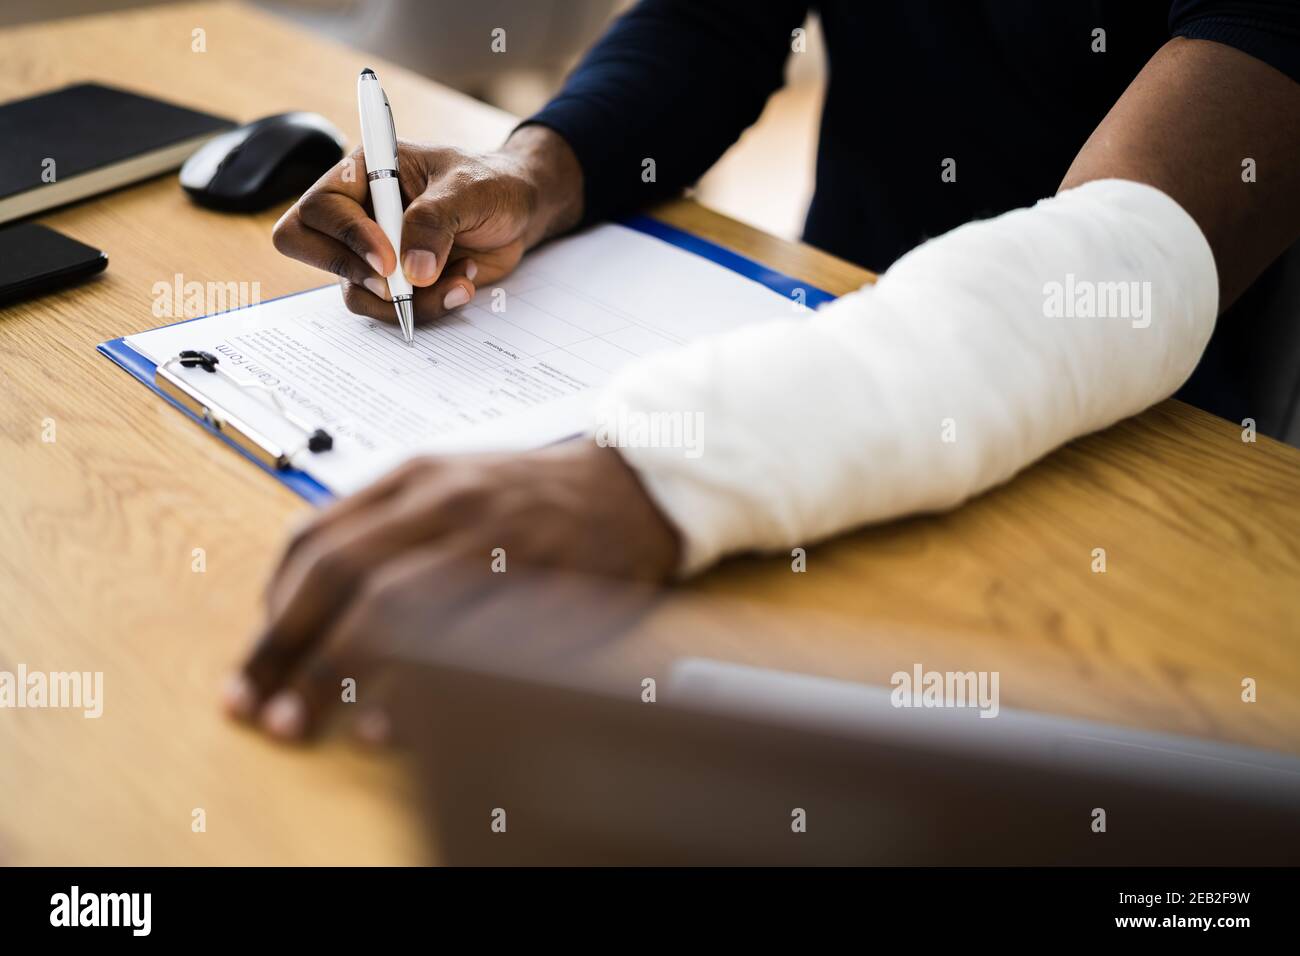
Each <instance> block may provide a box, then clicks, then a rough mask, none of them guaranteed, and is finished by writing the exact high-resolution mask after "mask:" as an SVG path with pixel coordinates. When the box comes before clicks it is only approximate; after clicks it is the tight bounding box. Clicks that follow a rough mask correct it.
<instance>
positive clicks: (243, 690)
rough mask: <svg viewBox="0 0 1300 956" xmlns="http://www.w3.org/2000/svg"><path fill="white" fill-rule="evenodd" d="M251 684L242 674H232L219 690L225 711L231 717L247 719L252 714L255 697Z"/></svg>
mask: <svg viewBox="0 0 1300 956" xmlns="http://www.w3.org/2000/svg"><path fill="white" fill-rule="evenodd" d="M255 696H256V695H254V693H253V685H252V684H250V683H249V682H248V678H247V677H245V676H244V675H243V674H234V675H232V676H231V677H230V678H229V679H228V680H227V681H226V686H225V687H224V688H223V689H222V691H221V699H222V701H223V702H224V703H225V705H226V713H228V714H230V716H231V717H239V718H242V719H247V718H249V717H251V716H252V715H253V702H254V699H255Z"/></svg>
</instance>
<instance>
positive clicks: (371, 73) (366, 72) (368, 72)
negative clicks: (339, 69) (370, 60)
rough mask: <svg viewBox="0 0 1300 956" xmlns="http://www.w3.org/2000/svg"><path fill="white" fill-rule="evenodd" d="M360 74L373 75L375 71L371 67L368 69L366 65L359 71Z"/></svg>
mask: <svg viewBox="0 0 1300 956" xmlns="http://www.w3.org/2000/svg"><path fill="white" fill-rule="evenodd" d="M361 75H362V76H374V75H375V71H374V70H372V69H370V67H366V68H365V69H364V70H362V71H361Z"/></svg>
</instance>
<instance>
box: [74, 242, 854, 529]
mask: <svg viewBox="0 0 1300 956" xmlns="http://www.w3.org/2000/svg"><path fill="white" fill-rule="evenodd" d="M619 225H622V226H625V227H627V228H629V229H633V230H635V231H637V232H640V233H644V234H645V235H648V236H652V237H654V238H656V239H659V240H661V241H663V242H666V243H668V244H669V245H673V246H676V247H678V248H679V249H683V250H685V251H686V252H690V253H692V254H694V255H697V256H701V257H702V258H705V259H708V260H710V261H711V262H714V263H716V264H717V265H720V266H722V267H724V268H726V269H728V270H730V271H732V272H735V273H737V274H739V275H742V276H744V277H745V278H747V279H750V280H752V281H754V282H757V283H758V284H760V285H762V286H766V287H767V288H768V289H771V290H772V291H773V292H777V293H779V294H781V295H782V296H784V297H786V298H794V297H796V296H801V297H802V303H803V304H804V305H805V306H807V307H808V308H810V309H815V308H817V307H818V306H821V305H823V304H825V303H826V302H830V301H831V300H833V299H834V298H835V296H833V295H831V294H830V293H829V292H826V291H824V290H822V289H818V288H816V287H813V286H810V285H809V284H808V283H806V282H800V281H799V280H797V279H794V278H792V277H791V276H788V275H785V274H784V273H781V272H778V271H776V270H775V269H771V268H769V267H767V266H765V265H763V264H762V263H759V262H756V261H754V260H753V259H750V258H748V257H746V256H742V255H741V254H739V253H737V252H733V251H732V250H730V249H726V248H724V247H722V246H719V245H717V244H716V243H713V242H710V241H709V240H707V239H702V238H700V237H699V236H696V235H693V234H691V233H689V232H686V231H685V230H682V229H678V228H677V227H676V226H670V225H668V224H667V223H663V222H660V221H658V220H656V219H651V218H650V217H649V216H633V217H630V218H627V219H623V220H620V221H619ZM318 288H320V287H318ZM311 291H315V290H314V289H306V290H303V292H311ZM303 292H293V293H290V294H289V295H286V296H277V297H276V299H267V300H264V301H263V302H261V303H258V304H259V305H265V304H266V303H267V302H274V301H277V300H278V299H286V298H291V297H293V296H295V295H302V294H303ZM250 307H251V306H244V307H243V308H250ZM228 311H236V310H234V309H232V310H228ZM214 314H221V313H214ZM200 318H208V316H200V317H197V318H193V319H184V320H182V321H181V322H177V323H173V324H175V325H182V324H184V323H186V322H197V321H199V319H200ZM98 350H99V352H101V353H102V354H103V355H105V356H107V357H108V358H109V359H110V360H112V361H113V362H114V363H115V364H116V365H117V366H118V367H120V368H121V369H123V370H124V371H125V372H127V373H128V374H129V375H131V376H132V377H133V378H135V379H136V380H137V381H139V382H141V383H142V384H144V385H145V386H146V387H147V388H149V389H150V390H151V391H153V392H154V393H155V394H156V395H158V396H159V397H161V398H162V399H163V400H164V401H166V402H167V403H168V404H169V405H171V406H173V407H174V408H176V409H177V410H179V411H180V412H182V413H183V414H185V415H186V416H188V417H189V418H190V419H192V420H193V421H194V422H196V423H198V424H199V425H201V426H203V427H204V428H205V429H207V430H208V431H209V432H211V433H212V434H214V435H216V436H217V437H218V438H219V439H221V440H222V441H224V442H225V443H226V444H227V445H229V446H230V447H231V448H233V449H235V450H236V451H237V452H239V453H240V454H241V455H243V456H244V457H245V458H247V459H248V460H249V461H251V462H253V463H254V464H255V465H257V466H258V467H259V468H261V469H262V470H263V471H265V472H267V474H270V475H272V476H274V477H275V478H276V479H278V480H279V481H280V482H282V483H283V484H284V485H285V486H287V487H288V488H289V489H290V490H291V491H293V492H294V493H295V494H297V495H298V496H300V497H301V498H303V499H305V500H306V501H308V502H310V503H311V504H313V505H324V504H327V503H329V502H330V501H332V500H334V498H335V495H334V493H333V492H332V491H330V489H329V488H327V487H326V486H325V485H323V484H321V482H319V481H317V480H316V479H315V478H313V477H312V476H311V475H310V474H309V473H308V472H307V471H304V470H303V469H301V468H296V467H293V466H292V465H290V464H288V462H289V459H290V458H291V457H292V456H293V454H295V453H296V452H297V451H298V450H299V449H296V448H286V447H284V446H283V445H282V444H280V443H278V442H275V441H272V440H271V439H269V438H268V437H267V436H266V435H265V434H263V433H262V431H261V430H259V429H258V428H257V427H256V425H255V424H253V423H251V422H249V421H247V420H246V419H245V418H243V417H241V416H238V415H233V414H229V413H228V412H227V411H226V410H225V409H223V408H222V407H221V406H220V404H218V403H215V402H213V401H211V400H210V399H209V398H207V397H206V396H205V395H204V394H203V393H202V391H201V390H200V389H198V388H196V387H195V386H194V385H192V384H191V383H187V382H186V381H184V380H183V379H181V378H179V377H178V376H175V375H174V374H170V370H169V369H167V368H160V367H159V366H158V365H157V364H155V363H154V362H153V361H152V360H151V359H149V358H147V357H146V356H144V355H142V354H141V353H139V352H137V351H136V350H135V349H133V348H132V347H131V346H130V345H128V344H127V342H126V339H125V338H124V337H122V338H116V339H111V340H110V341H107V342H102V343H101V344H100V345H99V346H98ZM205 355H206V353H198V352H195V353H194V357H193V358H192V359H190V361H193V362H194V363H196V364H197V365H198V366H199V367H203V368H204V370H205V371H212V369H209V368H207V366H206V364H205V363H206V361H207V359H211V360H212V362H213V363H215V362H216V359H215V358H214V357H212V356H207V358H206V359H205V358H201V357H200V356H205ZM179 358H180V357H179V356H178V359H179ZM167 364H170V363H167ZM276 404H277V405H278V400H276ZM267 408H268V411H269V412H271V413H272V414H277V413H280V414H283V412H284V409H283V408H282V407H280V408H278V409H277V408H273V407H272V406H271V405H269V404H268V406H267ZM299 427H300V430H301V431H303V432H304V441H305V442H309V441H311V440H313V439H314V440H315V441H316V442H317V444H318V445H319V444H321V443H322V439H321V438H320V436H317V435H313V434H312V432H313V430H312V429H311V428H310V427H308V426H307V423H305V422H303V423H300V426H299ZM328 437H329V436H328V435H326V436H325V438H326V439H328ZM313 450H315V449H313ZM322 450H324V449H322Z"/></svg>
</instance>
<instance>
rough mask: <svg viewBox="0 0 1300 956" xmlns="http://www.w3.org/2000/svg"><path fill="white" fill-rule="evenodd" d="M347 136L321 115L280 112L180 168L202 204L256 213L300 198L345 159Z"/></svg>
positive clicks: (207, 146)
mask: <svg viewBox="0 0 1300 956" xmlns="http://www.w3.org/2000/svg"><path fill="white" fill-rule="evenodd" d="M343 147H344V140H343V135H342V134H341V133H340V132H339V131H338V129H336V128H335V127H334V125H333V124H332V123H330V121H329V120H327V119H325V117H323V116H321V115H320V114H318V113H303V112H295V113H280V114H278V115H276V116H267V117H265V118H264V119H260V120H256V121H254V122H252V123H249V124H247V125H246V126H241V127H239V128H238V129H233V130H231V131H230V132H228V133H222V134H221V135H220V136H216V137H214V138H213V139H211V140H210V141H208V142H207V143H204V144H203V145H202V146H200V147H199V149H198V150H197V151H196V152H195V153H194V155H193V156H191V157H190V158H189V159H187V160H186V161H185V165H184V166H182V167H181V177H180V178H181V186H182V187H183V188H184V189H185V191H186V192H187V193H189V195H190V198H191V199H193V200H194V201H195V202H196V203H198V204H199V205H200V206H207V207H208V208H210V209H221V210H226V211H229V212H257V211H258V210H262V209H266V208H267V207H268V206H273V205H275V204H276V203H278V202H280V201H282V200H285V199H289V198H291V197H297V196H299V195H301V194H302V192H303V191H304V190H305V189H306V188H307V187H308V186H310V185H311V184H312V183H314V182H315V181H316V180H317V179H319V178H320V177H321V176H322V175H323V174H324V173H325V172H326V171H327V170H328V169H329V168H330V167H331V166H333V165H334V164H335V163H337V162H338V161H339V160H340V159H341V158H342V157H343Z"/></svg>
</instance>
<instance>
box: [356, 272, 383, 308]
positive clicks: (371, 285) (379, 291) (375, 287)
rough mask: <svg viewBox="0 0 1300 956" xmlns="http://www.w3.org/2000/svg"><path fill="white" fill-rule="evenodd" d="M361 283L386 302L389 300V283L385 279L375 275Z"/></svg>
mask: <svg viewBox="0 0 1300 956" xmlns="http://www.w3.org/2000/svg"><path fill="white" fill-rule="evenodd" d="M361 284H362V285H363V286H365V287H366V288H367V289H369V290H370V291H371V292H373V293H374V294H375V295H377V296H379V298H381V299H383V300H384V301H385V302H387V301H388V283H387V282H385V281H384V280H383V279H376V278H375V277H374V276H371V277H370V278H368V279H366V280H364V281H363V282H362V283H361Z"/></svg>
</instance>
